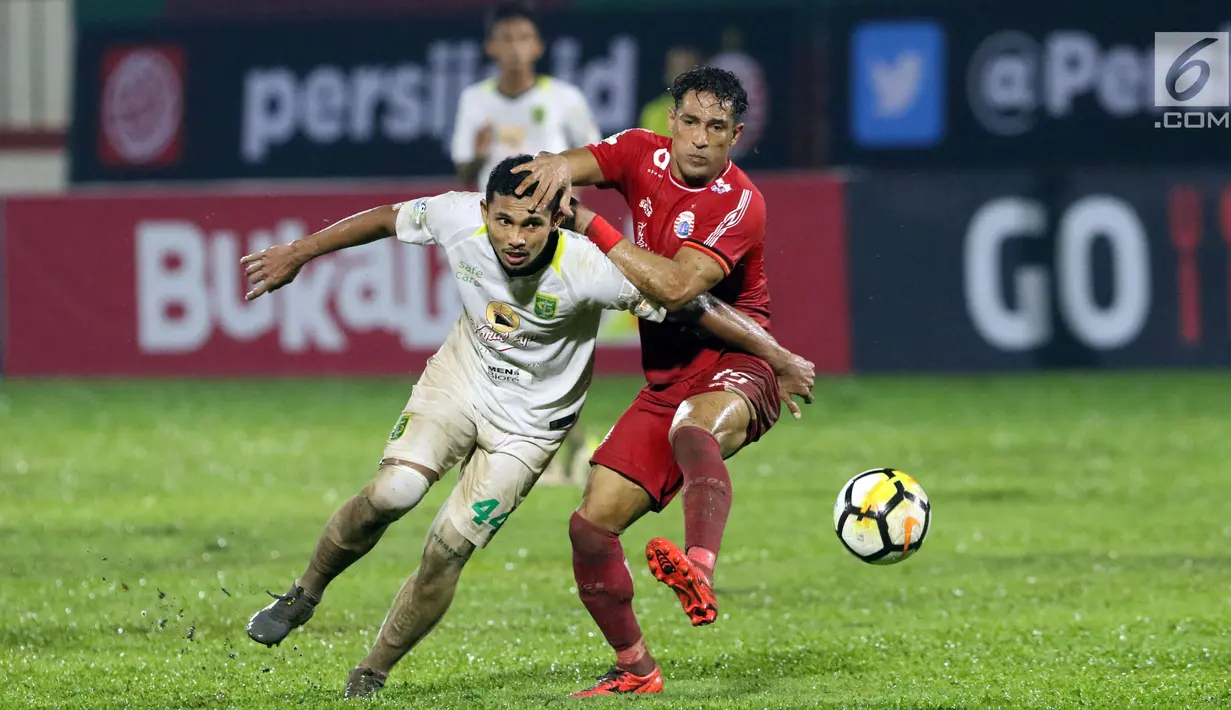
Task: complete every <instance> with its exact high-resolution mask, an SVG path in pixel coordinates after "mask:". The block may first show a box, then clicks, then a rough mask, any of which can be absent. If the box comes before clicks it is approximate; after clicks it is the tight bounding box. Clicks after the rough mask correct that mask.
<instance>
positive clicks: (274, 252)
mask: <svg viewBox="0 0 1231 710" xmlns="http://www.w3.org/2000/svg"><path fill="white" fill-rule="evenodd" d="M397 216H398V205H385V206H383V207H377V208H375V209H370V210H367V211H365V212H360V213H359V214H356V215H351V216H350V217H347V218H346V219H344V220H342V221H341V222H335V223H334V224H331V225H329V226H328V227H326V228H324V229H322V230H321V231H319V232H317V233H316V234H311V235H308V236H306V237H304V238H303V239H296V240H295V241H293V242H291V243H290V244H275V245H274V246H272V247H270V248H268V249H266V250H264V251H262V252H258V253H256V254H249V255H248V256H245V257H244V258H242V259H240V260H239V263H240V264H241V265H243V266H245V267H246V269H245V273H246V274H247V277H248V284H249V285H250V286H252V290H250V291H248V293H247V294H246V295H245V296H244V298H245V299H247V300H249V301H251V300H253V299H254V298H259V297H261V296H262V295H264V294H266V293H269V292H270V291H277V290H278V289H280V288H282V287H283V286H285V285H287V284H289V283H290V282H291V281H293V280H295V277H296V276H297V275H298V274H299V270H300V269H302V268H303V267H304V264H307V263H308V262H309V261H312V260H313V259H315V258H316V257H318V256H322V255H324V254H328V253H330V252H335V251H338V250H340V249H346V248H349V247H356V246H359V245H361V244H368V243H370V242H374V241H377V240H380V239H385V238H386V237H391V236H393V235H394V234H396V233H397Z"/></svg>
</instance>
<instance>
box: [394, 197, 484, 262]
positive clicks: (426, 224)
mask: <svg viewBox="0 0 1231 710" xmlns="http://www.w3.org/2000/svg"><path fill="white" fill-rule="evenodd" d="M481 198H482V195H480V194H479V193H477V192H446V193H443V194H440V195H436V196H435V197H420V198H418V199H415V200H410V201H409V202H403V203H401V204H400V205H398V206H397V209H398V216H397V238H398V241H401V242H406V243H407V244H420V245H428V244H439V245H440V246H442V247H445V248H446V249H447V248H449V247H450V246H451V245H452V241H451V240H452V239H454V238H455V236H456V235H457V234H459V233H462V232H465V230H468V229H469V228H471V227H474V226H475V225H480V224H482V223H483V217H482V215H481V213H480V211H479V200H480V199H481Z"/></svg>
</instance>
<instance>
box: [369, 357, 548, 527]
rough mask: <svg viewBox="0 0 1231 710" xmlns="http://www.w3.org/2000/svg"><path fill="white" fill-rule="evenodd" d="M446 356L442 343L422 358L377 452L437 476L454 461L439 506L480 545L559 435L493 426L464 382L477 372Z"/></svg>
mask: <svg viewBox="0 0 1231 710" xmlns="http://www.w3.org/2000/svg"><path fill="white" fill-rule="evenodd" d="M450 340H452V339H450ZM452 355H453V353H451V352H450V346H449V344H446V346H445V347H443V348H441V351H440V352H439V353H437V354H436V355H434V356H432V358H431V359H430V360H429V361H428V363H427V368H426V369H425V370H424V371H423V376H422V377H420V378H419V381H418V382H417V383H416V384H415V386H414V388H413V389H412V390H411V393H410V401H409V402H407V403H406V408H405V409H404V410H403V412H402V415H401V417H400V418H399V419H398V422H397V424H396V425H395V426H394V428H393V431H392V432H391V433H390V435H389V441H388V443H387V444H386V445H385V453H384V458H394V459H401V460H403V461H407V462H409V463H414V464H418V465H420V466H424V467H427V468H429V469H431V470H433V471H435V472H436V473H438V474H440V475H442V476H443V475H444V474H445V473H446V472H447V471H448V470H449V469H451V468H453V467H454V466H455V465H457V464H458V462H461V464H462V466H461V471H460V478H459V480H458V483H457V485H456V486H455V487H454V488H453V492H452V494H450V495H449V499H448V500H447V501H446V502H445V509H446V511H447V514H448V516H449V520H450V521H451V522H452V523H453V526H454V527H455V528H457V531H458V532H460V533H461V534H462V536H463V537H465V538H466V539H467V540H469V541H470V542H472V543H474V544H475V545H476V546H477V547H486V546H487V543H488V541H489V540H491V539H492V536H493V535H495V534H496V531H498V530H499V529H500V528H501V526H502V525H503V524H504V522H505V520H507V519H508V517H509V515H510V514H511V513H512V512H513V511H514V510H516V509H517V506H519V505H521V502H522V501H523V500H525V498H526V495H527V494H529V493H530V489H531V488H533V487H534V483H535V481H537V480H538V478H539V476H540V475H541V474H542V473H543V470H544V469H546V468H547V464H548V463H550V462H551V459H552V457H553V456H554V455H555V453H556V450H557V449H558V448H559V447H560V442H561V439H560V438H553V439H545V438H539V437H534V436H523V435H520V434H510V433H508V432H505V431H503V430H501V429H497V428H496V427H494V426H493V425H492V424H491V423H490V422H489V421H487V419H486V418H485V417H484V416H483V415H482V414H481V413H480V412H479V411H478V410H477V408H476V407H475V405H474V398H475V397H478V396H480V395H479V394H478V392H477V390H476V389H475V388H474V387H473V386H472V385H471V383H472V382H473V380H474V378H475V377H481V376H482V374H481V373H475V372H462V370H463V369H464V367H463V366H459V365H460V362H459V358H456V357H453V356H452ZM461 362H464V360H461Z"/></svg>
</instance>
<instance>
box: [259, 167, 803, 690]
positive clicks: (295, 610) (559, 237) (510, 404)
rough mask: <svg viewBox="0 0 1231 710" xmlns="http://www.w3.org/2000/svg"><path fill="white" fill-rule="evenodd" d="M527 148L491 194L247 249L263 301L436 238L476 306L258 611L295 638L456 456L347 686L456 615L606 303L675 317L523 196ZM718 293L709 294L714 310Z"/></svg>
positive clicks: (571, 408)
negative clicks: (422, 538)
mask: <svg viewBox="0 0 1231 710" xmlns="http://www.w3.org/2000/svg"><path fill="white" fill-rule="evenodd" d="M529 159H530V156H528V155H522V156H515V157H512V158H510V159H508V160H506V161H504V162H502V163H500V164H498V165H497V166H496V167H495V169H494V170H493V171H492V172H491V174H490V178H489V180H488V183H487V190H486V195H485V196H484V195H480V194H476V193H464V192H450V193H446V194H443V195H439V196H436V197H431V198H422V199H418V200H414V201H411V202H406V203H403V204H400V205H393V206H388V207H377V208H375V209H372V210H368V211H367V212H362V213H360V214H357V215H354V216H352V217H349V218H347V219H344V220H342V221H341V222H338V223H337V224H334V225H332V226H330V227H328V228H326V229H324V230H323V231H321V232H318V233H316V234H313V235H311V236H308V237H305V238H304V239H301V240H299V241H297V242H294V243H292V244H283V245H278V246H273V247H270V248H269V249H266V250H265V251H263V252H261V253H259V254H253V255H251V256H246V257H244V259H243V260H242V263H244V264H246V265H247V276H248V280H249V283H251V284H252V285H253V290H252V291H251V292H249V294H248V298H249V300H252V299H254V298H258V297H260V296H261V295H263V294H265V293H268V292H269V291H273V290H275V289H278V288H280V287H282V286H284V285H286V284H288V283H290V282H291V281H292V280H293V279H294V278H295V276H296V275H297V274H298V273H299V270H300V269H301V268H302V267H303V266H304V265H305V264H306V263H307V262H308V261H310V260H311V259H313V258H315V257H317V256H321V255H323V254H328V253H330V252H333V251H337V250H339V249H345V248H348V247H353V246H358V245H360V244H367V243H369V242H373V241H376V240H378V239H384V238H388V237H390V236H396V237H397V238H398V240H400V241H403V242H406V243H409V244H419V245H428V244H436V245H438V246H439V247H440V248H441V249H443V250H444V252H445V254H446V255H447V258H448V261H449V266H450V268H451V269H452V270H454V271H455V272H456V273H458V274H460V275H463V276H465V275H469V276H470V278H469V279H466V278H462V277H461V276H459V279H461V284H460V285H459V288H460V291H461V299H462V305H463V310H464V312H463V315H462V317H461V318H459V319H458V321H457V324H456V325H455V326H454V328H453V330H452V332H451V333H450V334H449V337H448V338H447V340H446V341H445V343H444V345H443V346H441V348H440V350H439V351H437V352H436V354H435V355H433V356H432V358H431V360H429V361H428V365H427V368H426V369H425V370H424V372H423V375H422V377H420V378H419V381H418V382H417V383H416V384H415V386H414V388H413V390H412V391H411V396H410V401H409V402H408V403H407V405H406V408H405V409H404V410H403V412H402V415H401V417H400V418H399V419H398V421H397V424H396V425H395V426H394V428H393V432H392V433H391V434H390V435H389V440H388V442H387V443H386V445H385V451H384V456H383V457H382V458H381V461H380V464H379V468H378V469H377V472H376V477H375V478H374V479H373V480H372V481H371V482H370V483H368V484H367V486H365V487H364V488H363V490H362V491H360V492H359V494H358V495H356V496H355V497H353V498H351V499H350V500H348V501H347V502H346V503H344V504H343V505H342V507H341V508H340V509H338V511H337V512H336V513H334V515H333V517H332V518H330V520H329V522H328V524H327V525H326V526H325V530H324V533H323V534H322V535H321V537H320V539H319V540H318V541H317V544H316V549H315V552H314V553H313V555H312V559H311V561H310V562H309V564H308V567H307V569H306V570H305V571H304V573H303V575H302V576H301V577H300V578H299V579H297V580H295V582H294V583H293V584H292V585H291V588H290V589H289V590H288V591H287V593H286V594H284V595H282V596H276V597H275V600H274V601H273V602H272V603H271V604H270V605H269V606H267V607H265V608H264V609H262V610H261V611H259V612H257V613H256V614H255V615H253V617H252V619H251V620H250V621H249V622H248V635H249V636H250V637H251V638H252V639H253V640H254V641H257V642H259V643H262V644H265V645H267V646H271V645H275V644H278V643H281V642H282V640H283V639H285V638H286V636H287V634H289V633H290V632H291V631H292V630H293V629H294V628H296V627H298V626H302V625H303V624H304V623H306V622H307V621H308V620H309V619H311V618H312V615H313V613H314V611H315V609H316V606H317V605H318V604H320V602H321V598H322V596H323V595H324V593H325V588H326V586H327V585H328V584H329V583H330V581H332V580H333V579H334V578H336V577H337V576H338V575H339V574H341V573H342V572H343V571H344V570H345V569H346V568H347V567H349V566H350V565H351V564H353V563H354V562H356V561H357V560H359V558H361V557H363V555H364V554H366V553H367V552H368V551H370V550H371V549H372V548H373V547H374V546H375V545H376V543H377V542H378V541H379V540H380V538H381V536H382V535H383V534H384V532H385V530H386V529H387V528H388V527H389V525H390V524H392V523H393V522H394V521H396V520H398V519H399V518H401V517H402V516H403V515H405V514H406V513H407V512H409V511H410V510H411V509H413V508H414V507H415V506H416V505H417V504H418V503H419V502H420V501H421V500H422V499H423V497H424V495H426V494H427V491H428V489H429V488H430V487H431V486H432V484H434V483H435V482H436V481H438V480H440V477H441V476H442V475H443V474H444V473H445V472H447V471H449V470H450V469H451V468H453V467H454V466H455V465H458V464H459V463H460V464H461V469H460V473H459V480H458V483H457V485H456V486H455V487H454V489H453V492H452V493H451V494H450V496H449V498H448V499H447V500H446V501H445V504H444V505H443V506H442V507H441V509H440V511H439V512H438V513H437V515H436V519H435V520H434V521H433V522H432V525H431V528H430V529H429V532H428V538H427V541H426V543H425V547H424V550H423V557H422V560H421V561H420V565H419V568H418V569H417V570H416V571H415V572H414V574H412V575H411V577H410V579H409V580H407V581H406V583H405V585H404V586H403V587H402V589H401V591H400V592H399V593H398V595H397V598H396V599H395V600H394V602H393V606H392V607H391V608H390V610H389V615H388V617H387V618H386V619H385V623H384V624H383V625H382V626H381V630H380V635H379V636H378V637H377V640H376V644H375V646H374V647H373V648H372V650H371V652H370V653H369V654H368V656H367V658H365V659H364V660H363V662H362V663H360V664H359V666H357V667H356V668H355V669H354V670H353V671H351V673H350V676H349V677H348V679H347V684H346V695H347V696H348V697H362V696H366V695H371V694H372V693H375V692H376V691H378V690H380V689H381V688H382V687H383V686H384V684H385V680H386V678H387V677H388V674H389V672H390V670H392V668H393V666H394V664H396V663H397V662H398V660H399V659H401V658H402V657H403V656H404V655H405V654H406V653H408V652H409V651H410V650H411V649H412V648H413V647H414V646H415V644H417V643H418V642H419V641H420V640H421V639H422V638H423V637H424V636H426V635H427V634H428V632H430V631H431V630H432V628H433V627H434V626H435V625H436V624H437V623H438V622H439V621H440V619H441V618H442V617H443V616H444V614H445V612H446V611H447V610H448V608H449V604H450V603H451V602H452V600H453V595H454V592H455V590H456V588H457V582H458V578H459V576H460V575H461V571H462V568H463V566H464V565H465V564H466V562H467V560H469V559H470V556H471V555H472V554H473V553H474V551H475V549H476V548H480V547H485V546H486V545H487V543H488V542H489V541H490V540H491V538H492V536H494V535H495V534H496V532H497V531H498V530H500V528H501V527H502V526H503V525H504V524H505V522H506V521H507V520H508V517H509V515H510V514H512V512H513V511H514V510H515V509H516V508H517V506H518V505H520V504H521V502H522V500H523V499H525V497H526V495H527V494H529V492H530V489H531V488H532V487H533V486H534V484H535V481H536V480H537V479H538V478H539V476H540V474H542V472H543V469H544V468H545V467H546V465H547V462H548V461H549V460H550V459H551V458H552V456H553V455H554V454H555V452H556V449H557V447H559V445H560V441H561V439H563V438H564V437H565V436H566V435H567V433H568V431H569V428H570V427H571V426H572V425H573V423H574V422H575V421H576V420H577V417H578V414H579V413H580V411H581V408H582V405H583V404H584V403H585V398H586V390H587V388H588V387H589V385H590V379H591V374H592V371H593V366H594V341H595V338H596V336H597V334H598V323H599V316H600V315H601V313H602V311H603V310H604V309H627V310H632V311H634V312H636V313H637V314H638V315H641V316H643V317H646V318H652V319H656V320H662V318H663V317H664V315H665V314H664V312H663V310H662V309H661V308H659V307H657V306H654V305H652V304H650V303H649V302H647V301H645V300H644V299H643V298H642V296H641V294H640V293H639V292H638V291H637V290H636V289H635V288H633V286H632V284H630V283H629V282H628V280H627V279H625V277H624V276H623V275H622V274H621V273H620V272H619V270H618V269H616V267H615V266H614V265H613V264H612V263H611V262H610V261H608V260H607V259H606V258H604V257H603V255H602V253H601V252H600V251H599V250H598V249H596V248H595V247H594V245H593V244H591V243H590V242H589V241H588V240H586V239H585V238H584V237H582V236H580V235H578V234H574V233H571V232H567V231H564V230H562V229H558V227H559V225H560V222H561V220H562V218H563V214H562V212H561V210H560V208H559V202H558V200H554V201H548V202H543V203H541V204H538V205H536V206H535V208H534V209H532V208H531V198H529V197H515V196H514V191H515V190H516V189H517V188H518V187H519V185H520V184H521V182H522V176H521V175H517V174H514V173H513V172H512V168H513V167H514V166H515V165H517V164H519V163H522V162H524V161H526V160H529ZM701 304H704V305H701ZM692 306H693V307H692V308H691V309H684V310H682V311H680V316H681V317H682V318H685V319H686V320H687V322H693V323H695V324H697V325H700V326H702V327H706V328H711V329H713V331H714V332H715V333H718V334H720V335H721V336H722V337H724V338H730V339H731V341H732V342H733V343H734V344H735V345H736V346H738V347H745V348H748V349H749V350H750V351H751V352H757V353H760V354H761V355H762V356H764V357H769V358H774V357H788V356H789V353H786V352H785V351H782V349H781V348H780V347H778V344H777V343H776V342H774V340H773V338H771V337H770V336H769V335H768V333H766V332H765V331H764V330H761V329H759V328H748V327H747V323H746V322H745V319H744V318H743V317H742V316H740V315H739V314H738V313H737V312H736V311H735V310H734V309H732V308H730V307H729V306H727V305H726V304H722V303H719V302H717V301H716V300H714V299H712V298H709V297H708V296H707V297H705V298H703V299H699V302H695V303H694V304H692Z"/></svg>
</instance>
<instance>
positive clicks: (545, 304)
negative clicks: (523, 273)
mask: <svg viewBox="0 0 1231 710" xmlns="http://www.w3.org/2000/svg"><path fill="white" fill-rule="evenodd" d="M559 306H560V299H559V298H557V297H555V296H550V295H548V294H546V293H536V294H534V315H536V316H538V317H539V318H543V319H548V318H555V317H556V310H557V309H558V308H559Z"/></svg>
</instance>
